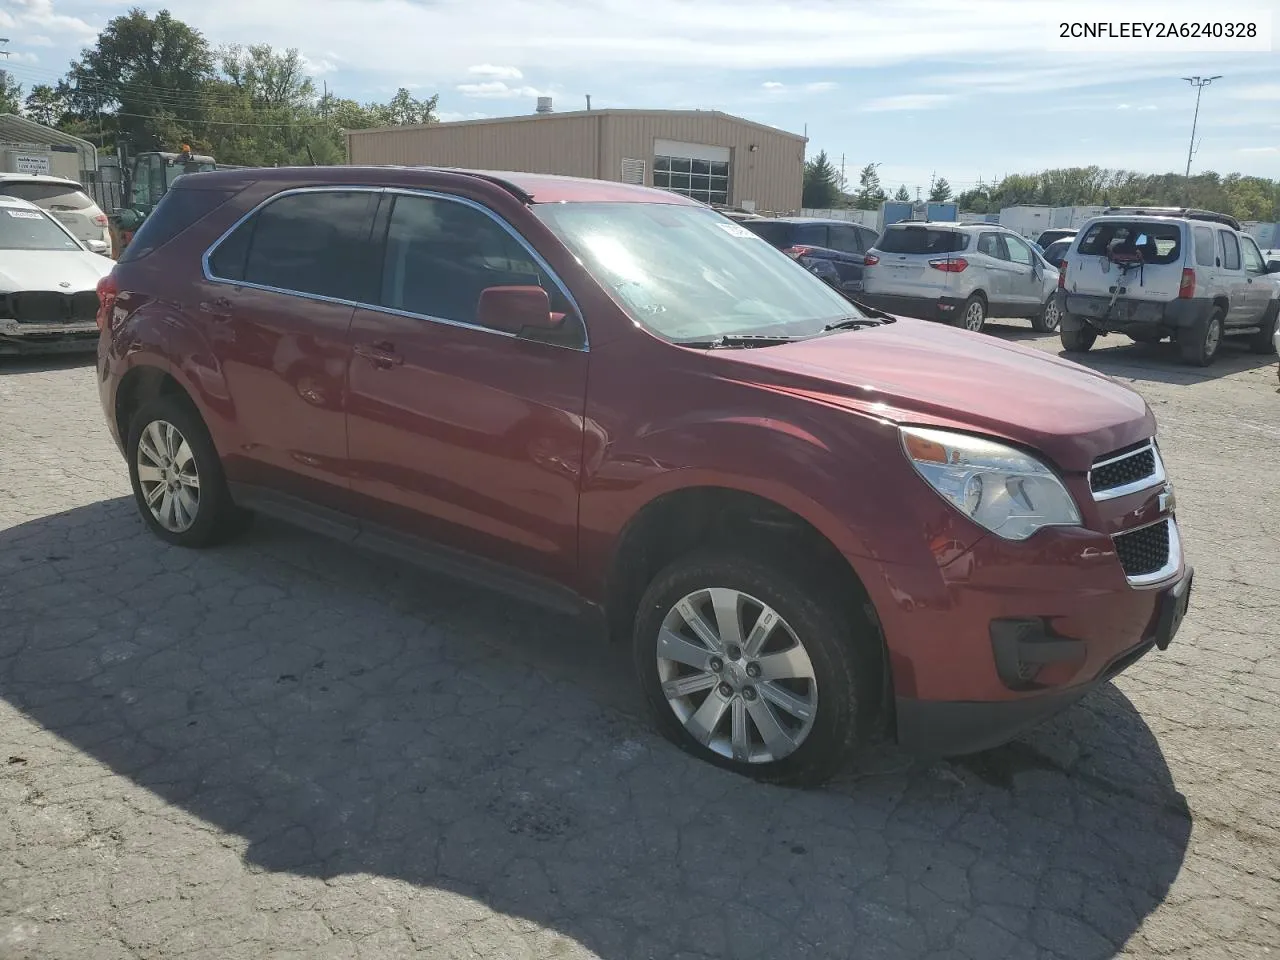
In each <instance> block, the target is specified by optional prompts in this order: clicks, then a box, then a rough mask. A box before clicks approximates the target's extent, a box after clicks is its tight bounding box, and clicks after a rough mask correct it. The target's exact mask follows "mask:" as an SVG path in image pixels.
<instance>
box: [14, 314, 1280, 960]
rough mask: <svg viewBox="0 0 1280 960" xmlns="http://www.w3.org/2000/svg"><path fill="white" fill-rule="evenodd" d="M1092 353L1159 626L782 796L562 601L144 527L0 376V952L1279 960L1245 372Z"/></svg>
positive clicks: (1262, 413) (287, 545)
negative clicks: (964, 731) (1191, 569)
mask: <svg viewBox="0 0 1280 960" xmlns="http://www.w3.org/2000/svg"><path fill="white" fill-rule="evenodd" d="M995 335H998V336H1004V337H1011V338H1017V339H1021V340H1026V341H1028V342H1030V343H1033V344H1035V345H1037V346H1039V347H1041V348H1043V349H1046V350H1055V349H1056V346H1057V344H1056V339H1052V338H1046V337H1040V336H1036V335H1033V334H1031V333H1030V331H1029V330H1028V329H1026V328H1025V327H1018V326H1016V325H1012V324H1010V325H1005V326H1003V327H999V328H996V334H995ZM1126 344H1127V342H1126ZM1089 362H1090V363H1091V364H1093V365H1094V366H1096V367H1098V368H1099V369H1102V370H1104V371H1105V372H1107V373H1109V374H1112V375H1114V376H1117V377H1119V378H1121V379H1124V380H1128V381H1132V382H1133V384H1134V385H1135V386H1136V387H1137V388H1138V389H1139V390H1140V391H1142V393H1143V394H1144V395H1145V396H1146V397H1147V399H1148V400H1149V402H1150V403H1151V404H1152V406H1153V408H1154V409H1155V411H1156V413H1157V415H1158V417H1159V418H1160V424H1161V436H1162V445H1163V448H1164V450H1165V453H1166V456H1167V460H1168V463H1169V467H1170V471H1171V473H1172V476H1173V479H1174V481H1175V483H1176V489H1177V493H1178V502H1179V509H1180V514H1181V518H1182V524H1183V529H1184V532H1185V535H1186V540H1187V549H1188V553H1189V556H1190V559H1191V561H1192V562H1193V563H1194V564H1195V565H1196V568H1197V579H1196V592H1195V595H1194V598H1193V604H1192V610H1191V613H1190V614H1189V616H1188V618H1187V620H1186V622H1185V624H1184V626H1183V629H1182V632H1181V633H1180V635H1179V636H1178V638H1177V640H1176V641H1175V643H1174V645H1173V646H1172V647H1171V648H1170V649H1169V650H1168V651H1167V652H1165V653H1163V654H1158V653H1157V654H1152V655H1151V656H1148V657H1147V658H1145V659H1144V660H1142V661H1140V662H1139V663H1138V664H1137V665H1136V666H1135V667H1133V668H1132V669H1131V670H1130V671H1129V672H1128V673H1126V674H1124V675H1122V676H1121V677H1119V678H1118V679H1117V680H1116V681H1115V682H1114V683H1113V684H1111V685H1109V686H1108V687H1106V688H1105V689H1103V690H1102V691H1100V692H1098V693H1097V694H1095V695H1093V696H1091V697H1089V698H1088V699H1086V700H1085V701H1084V702H1083V703H1081V704H1080V705H1079V706H1077V707H1076V708H1074V709H1072V710H1071V711H1070V712H1068V713H1067V714H1065V715H1063V716H1061V717H1059V718H1057V719H1055V720H1053V721H1051V722H1050V723H1048V724H1046V725H1045V726H1043V727H1041V728H1039V729H1037V730H1036V731H1034V732H1033V733H1031V734H1029V735H1028V736H1026V737H1025V738H1023V739H1022V740H1020V741H1018V742H1016V743H1014V744H1011V745H1009V746H1007V747H1003V748H1000V749H998V750H994V751H991V752H989V753H987V754H984V755H981V756H979V757H974V758H969V759H966V760H964V761H962V762H943V763H936V764H926V763H921V762H918V761H913V760H911V759H910V758H908V757H905V756H903V755H901V754H899V753H897V752H896V751H895V750H893V749H892V748H882V749H879V750H876V751H873V752H871V753H869V754H868V755H867V756H866V757H864V758H863V760H862V761H861V762H860V764H859V765H858V766H857V768H856V769H853V770H850V771H849V772H848V773H847V774H846V775H845V776H844V777H842V778H841V779H840V780H839V781H838V782H836V783H834V784H832V785H831V786H829V787H827V788H824V789H821V790H815V791H807V792H799V791H793V790H787V789H782V788H776V787H768V786H760V785H756V784H753V783H751V782H748V781H745V780H742V779H739V778H737V777H735V776H733V775H731V774H728V773H725V772H723V771H719V770H716V769H713V768H712V767H710V766H707V765H704V764H701V763H698V762H697V761H695V760H693V759H691V758H689V757H687V756H685V755H684V754H682V753H680V752H679V751H677V750H676V749H675V748H673V747H670V746H668V745H667V744H666V743H665V742H664V741H661V740H659V739H658V738H657V737H656V736H655V735H654V734H652V733H651V732H650V730H649V728H648V726H647V725H646V723H645V721H644V719H643V715H642V712H641V705H640V699H639V696H638V694H637V692H636V691H635V689H634V687H633V685H632V683H631V680H630V678H629V675H628V670H627V667H626V662H625V657H624V655H623V652H622V651H620V650H614V649H610V648H608V647H605V646H603V645H601V644H600V643H598V642H597V641H596V640H595V638H594V637H593V636H591V635H590V634H589V633H587V632H586V631H585V630H584V628H583V627H582V626H581V625H579V624H577V623H575V622H573V621H570V620H565V619H561V618H558V617H556V616H553V615H550V614H546V613H543V612H541V611H539V610H534V609H531V608H526V607H523V606H521V605H519V604H517V603H515V602H511V601H507V600H505V599H501V598H495V597H493V596H490V595H488V594H485V593H482V592H480V591H478V590H474V589H471V588H468V587H461V586H458V585H456V584H452V583H449V582H447V581H443V580H438V579H433V578H432V577H430V576H427V575H425V574H423V573H421V572H419V571H417V570H414V569H409V568H404V567H401V566H398V565H397V564H395V563H391V562H387V561H383V560H380V559H373V558H370V557H368V556H365V555H361V554H357V553H353V552H351V551H350V550H348V549H345V548H343V547H341V546H339V545H337V544H333V543H330V542H328V541H325V540H322V539H319V538H317V537H315V536H313V535H310V534H307V533H303V532H300V531H296V530H293V529H290V528H287V527H285V526H282V525H278V524H275V523H270V522H260V523H259V524H258V525H257V526H256V527H255V530H254V532H253V533H252V535H251V536H250V537H249V538H248V539H246V540H244V541H242V542H240V543H237V544H235V545H232V546H228V547H225V548H220V549H217V550H213V551H208V552H200V553H193V552H185V551H182V550H178V549H175V548H171V547H168V546H166V545H164V544H162V543H161V542H159V541H158V540H156V539H155V538H153V537H151V536H149V535H147V534H146V533H145V532H144V529H143V526H142V523H141V521H140V520H139V519H138V518H137V516H136V515H135V512H134V508H133V504H132V502H131V500H130V499H129V490H128V484H127V479H126V472H125V468H124V465H123V463H122V461H121V460H120V458H119V455H118V454H117V452H116V450H115V447H114V446H113V445H112V443H111V441H110V439H109V437H108V435H107V431H106V428H105V426H104V424H103V422H102V417H101V413H100V411H99V407H98V401H97V396H96V389H95V385H94V371H93V367H92V364H91V362H88V361H86V362H80V361H76V360H68V359H54V360H49V361H19V362H14V361H8V362H2V363H0V958H4V960H28V958H40V960H60V958H94V960H123V958H160V957H164V958H168V957H182V958H193V960H194V958H217V960H235V958H255V960H256V958H266V957H269V958H273V960H274V958H279V960H283V958H286V957H298V958H303V957H305V958H309V960H311V958H335V960H336V958H396V957H411V956H412V957H424V958H439V960H444V958H450V960H455V958H456V960H461V958H472V957H477V958H478V957H483V958H495V960H496V958H531V960H532V958H537V960H541V958H586V957H597V958H602V960H648V958H661V960H677V958H711V957H733V958H752V957H770V958H772V957H786V958H817V957H832V958H851V957H856V958H912V960H915V958H931V960H932V958H939V960H940V958H972V960H993V958H1037V960H1048V958H1061V960H1085V958H1095V957H1096V958H1104V957H1115V956H1121V957H1130V958H1169V960H1178V958H1185V960H1192V958H1194V960H1214V958H1258V957H1278V956H1280V749H1278V748H1280V626H1278V625H1277V624H1278V622H1280V619H1278V614H1280V489H1278V488H1277V480H1276V478H1277V476H1280V396H1278V395H1277V381H1276V361H1275V359H1274V358H1272V359H1271V360H1270V362H1269V364H1267V365H1263V364H1262V362H1261V361H1260V359H1259V358H1257V357H1253V356H1250V355H1248V354H1246V353H1243V352H1241V351H1238V350H1235V349H1231V350H1229V351H1228V352H1227V355H1226V356H1225V358H1224V359H1223V360H1222V361H1221V362H1220V363H1219V364H1218V365H1217V366H1215V367H1213V368H1211V369H1210V370H1208V371H1198V370H1194V371H1193V370H1188V369H1187V368H1185V367H1180V366H1179V365H1178V364H1177V362H1176V359H1175V358H1174V357H1173V351H1172V348H1170V347H1169V346H1167V345H1166V346H1164V347H1161V348H1153V347H1139V346H1136V345H1120V344H1115V345H1112V344H1109V343H1108V342H1107V341H1105V340H1104V341H1102V342H1101V343H1100V345H1099V348H1098V349H1097V350H1095V352H1094V353H1093V354H1091V355H1090V357H1089Z"/></svg>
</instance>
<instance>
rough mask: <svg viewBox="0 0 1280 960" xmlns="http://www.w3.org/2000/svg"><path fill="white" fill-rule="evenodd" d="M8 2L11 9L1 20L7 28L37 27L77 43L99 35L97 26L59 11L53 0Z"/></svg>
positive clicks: (11, 0) (1, 23)
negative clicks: (55, 8) (56, 9)
mask: <svg viewBox="0 0 1280 960" xmlns="http://www.w3.org/2000/svg"><path fill="white" fill-rule="evenodd" d="M6 2H7V5H8V7H9V11H8V13H7V14H6V15H5V16H4V18H3V20H0V26H3V27H4V28H5V29H8V30H13V29H18V30H20V29H24V28H25V29H32V28H37V29H40V30H42V31H47V32H49V33H53V34H62V35H64V36H65V37H67V39H69V40H70V41H72V42H73V43H76V44H80V43H84V42H87V41H89V40H92V39H94V38H96V37H97V36H98V28H97V27H93V26H90V25H89V24H88V23H86V22H85V21H84V20H82V19H80V18H79V17H70V16H66V15H65V14H61V13H57V12H56V11H55V10H54V9H53V0H6ZM120 12H121V13H123V12H124V11H123V10H121V11H120Z"/></svg>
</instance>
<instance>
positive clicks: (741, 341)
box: [676, 333, 807, 350]
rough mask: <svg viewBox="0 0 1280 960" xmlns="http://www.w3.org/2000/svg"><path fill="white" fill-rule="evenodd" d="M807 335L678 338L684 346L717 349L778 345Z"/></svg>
mask: <svg viewBox="0 0 1280 960" xmlns="http://www.w3.org/2000/svg"><path fill="white" fill-rule="evenodd" d="M805 339H807V338H806V337H787V336H782V335H776V336H770V335H768V334H753V333H726V334H723V335H722V336H719V337H716V338H715V339H714V340H678V341H676V342H677V343H679V344H680V346H682V347H693V348H695V349H700V350H715V349H717V348H719V347H776V346H778V345H779V344H783V343H794V342H795V341H797V340H805Z"/></svg>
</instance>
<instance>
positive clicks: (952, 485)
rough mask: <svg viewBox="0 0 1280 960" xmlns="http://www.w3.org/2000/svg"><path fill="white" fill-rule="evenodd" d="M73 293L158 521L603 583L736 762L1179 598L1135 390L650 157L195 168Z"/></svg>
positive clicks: (1009, 669) (1152, 618)
mask: <svg viewBox="0 0 1280 960" xmlns="http://www.w3.org/2000/svg"><path fill="white" fill-rule="evenodd" d="M99 296H100V300H101V310H100V313H99V318H98V319H99V324H100V326H101V328H102V335H101V340H100V345H99V353H98V362H99V368H98V372H99V375H100V377H99V382H100V385H101V395H102V405H103V409H104V412H105V414H106V419H107V423H108V425H109V427H110V429H111V432H112V434H113V435H114V437H115V439H116V441H117V443H118V444H119V446H120V448H121V450H122V452H123V454H124V457H125V460H126V462H127V464H128V468H129V476H130V479H131V481H132V484H133V492H134V496H135V498H136V500H137V505H138V509H139V512H140V513H141V515H142V518H143V520H144V521H145V523H146V524H147V526H149V527H150V528H151V530H152V531H153V532H154V533H155V534H156V535H157V536H159V537H161V538H162V539H164V540H166V541H168V542H170V543H173V544H178V545H181V546H188V547H202V546H207V545H210V544H214V543H217V542H219V541H223V540H225V539H226V538H228V537H230V536H233V535H235V534H238V533H240V532H241V531H242V530H244V528H245V526H246V520H247V519H248V517H250V516H251V515H252V514H254V513H263V514H269V515H275V516H278V517H281V518H285V519H287V520H289V521H292V522H295V523H298V524H302V525H304V526H307V527H310V528H312V529H314V530H316V531H319V532H322V533H325V534H329V535H331V536H334V537H338V538H340V539H344V540H347V541H350V542H352V543H354V544H356V545H357V546H363V547H365V548H367V549H370V550H374V551H380V552H384V553H390V554H393V555H395V556H398V557H403V558H406V559H412V560H414V561H417V562H420V563H422V564H424V565H426V566H428V567H429V568H433V569H435V570H437V571H439V572H442V573H447V574H450V575H455V576H463V577H469V578H472V579H475V580H479V581H481V582H483V583H485V584H488V585H490V586H492V587H495V588H498V589H500V590H505V591H508V592H510V593H512V594H516V595H518V596H521V597H524V598H526V599H531V600H536V601H541V602H545V603H547V604H550V605H552V606H555V607H558V608H560V609H567V610H573V611H580V612H584V613H589V614H595V615H598V616H599V617H600V618H601V619H600V623H601V626H602V627H607V632H608V633H609V634H610V635H611V636H614V637H620V638H625V639H626V641H627V642H629V643H630V645H631V647H632V650H633V651H634V658H633V659H634V666H635V671H636V675H637V677H638V679H639V682H640V683H641V684H642V686H643V689H644V692H645V694H646V696H647V699H648V702H649V704H650V705H651V707H652V710H653V715H654V718H655V720H656V723H657V725H658V727H659V728H660V729H661V730H662V732H663V733H664V734H665V735H666V736H668V737H669V738H671V739H672V740H673V741H675V743H677V744H678V745H680V746H681V747H683V748H685V749H686V750H688V751H690V752H692V753H694V754H696V755H697V756H699V757H703V758H705V759H707V760H709V761H712V762H713V763H717V764H720V765H722V766H725V767H728V768H730V769H732V770H736V771H739V772H741V773H744V774H748V775H751V776H755V777H758V778H761V779H766V780H772V781H776V782H785V783H798V784H804V783H815V782H818V781H821V780H822V779H824V778H825V777H828V776H829V775H831V774H832V773H833V772H834V771H835V770H836V769H837V768H838V767H839V766H840V765H841V764H842V763H844V762H845V761H846V760H847V758H849V757H850V755H851V754H852V753H853V752H854V750H855V749H856V747H857V746H858V745H859V744H861V743H863V742H866V741H868V740H872V739H879V738H884V737H888V738H892V739H896V740H897V741H898V742H899V743H901V744H902V745H903V746H904V747H906V748H908V749H911V750H916V751H923V752H926V753H929V754H933V755H941V756H946V755H954V754H963V753H969V752H974V751H978V750H983V749H987V748H989V747H992V746H995V745H997V744H1000V743H1002V742H1004V741H1007V740H1009V739H1010V738H1012V737H1014V736H1016V735H1017V734H1018V733H1019V732H1020V731H1022V730H1024V729H1026V728H1027V727H1029V726H1031V725H1033V724H1035V723H1036V722H1038V721H1040V720H1042V719H1044V718H1045V717H1047V716H1049V715H1051V714H1053V713H1055V712H1057V711H1059V710H1061V709H1062V708H1064V707H1066V706H1067V705H1069V704H1071V703H1072V702H1073V701H1075V700H1076V699H1078V698H1079V697H1081V696H1083V695H1084V694H1086V693H1087V692H1089V691H1090V690H1091V689H1093V688H1095V687H1097V686H1098V685H1100V684H1102V683H1104V682H1106V681H1107V680H1108V679H1109V678H1111V677H1112V676H1114V675H1115V674H1116V673H1118V672H1119V671H1121V670H1123V669H1124V668H1126V667H1127V666H1129V665H1130V664H1132V663H1134V662H1135V661H1136V660H1138V658H1140V657H1141V656H1142V655H1143V654H1145V653H1146V652H1148V651H1149V650H1150V649H1151V648H1152V647H1158V648H1160V649H1163V648H1164V647H1166V646H1167V645H1168V643H1169V641H1170V640H1171V639H1172V637H1173V635H1174V633H1175V632H1176V630H1177V628H1178V626H1179V624H1180V622H1181V620H1182V617H1183V615H1184V613H1185V611H1186V608H1187V602H1188V598H1189V595H1190V585H1191V578H1192V573H1191V570H1190V568H1188V567H1187V566H1186V565H1184V563H1183V554H1182V547H1181V543H1180V539H1179V535H1178V525H1177V523H1176V521H1175V520H1174V513H1173V506H1174V505H1173V492H1172V489H1171V487H1170V485H1169V482H1168V480H1167V479H1166V476H1165V468H1164V464H1163V462H1162V460H1161V455H1160V450H1159V447H1158V446H1157V443H1156V439H1155V432H1156V424H1155V419H1154V417H1153V416H1152V414H1151V411H1150V409H1148V407H1147V405H1146V404H1145V403H1144V402H1143V400H1142V398H1141V397H1139V396H1138V395H1137V394H1136V393H1134V392H1133V391H1131V390H1129V389H1127V388H1126V387H1124V386H1121V385H1119V384H1117V383H1115V382H1114V381H1112V380H1110V379H1108V378H1107V377H1104V376H1100V375H1098V374H1096V373H1093V372H1091V371H1090V370H1087V369H1085V368H1082V367H1080V366H1077V365H1075V364H1072V363H1069V362H1066V361H1064V360H1061V359H1058V358H1056V357H1053V356H1049V355H1046V354H1044V353H1040V352H1038V351H1035V350H1032V349H1028V348H1023V347H1019V346H1016V345H1014V344H1010V343H1003V342H1000V341H998V340H994V339H992V338H989V337H985V336H981V335H976V334H971V333H968V332H966V331H963V330H956V329H950V328H946V327H939V326H937V325H935V324H929V323H925V322H922V321H915V320H911V319H906V318H897V317H893V316H890V315H888V314H883V313H878V312H875V311H872V310H870V309H869V308H864V307H860V306H858V305H857V304H856V303H853V302H851V301H850V300H849V299H846V298H845V296H843V295H841V294H840V293H838V292H836V291H835V290H833V289H832V288H831V287H829V286H828V285H827V284H825V283H823V282H822V281H821V280H820V279H818V278H817V277H815V276H813V275H812V274H811V273H809V272H808V271H807V270H805V269H804V268H803V267H802V266H800V265H798V264H797V263H795V262H794V261H793V260H791V259H790V258H789V257H787V256H786V255H785V254H783V253H780V252H779V251H777V250H775V249H774V248H773V247H771V246H770V245H769V244H768V243H766V242H765V241H764V240H761V239H760V238H759V237H757V236H755V234H753V233H751V232H750V231H749V230H746V229H745V228H743V227H741V226H739V225H738V224H736V223H734V222H732V221H731V220H729V219H727V218H725V217H723V216H721V215H720V214H718V213H716V212H715V211H713V210H711V209H708V208H707V207H705V206H703V205H701V204H699V203H696V202H694V201H692V200H687V199H685V198H683V197H679V196H676V195H674V194H671V193H667V192H663V191H657V190H651V189H646V188H643V187H636V186H627V185H622V184H616V183H603V182H598V181H588V180H575V179H568V178H560V177H551V176H537V175H530V174H520V173H486V172H464V171H457V170H430V169H410V168H360V167H338V168H331V169H326V168H304V169H266V170H236V171H225V172H218V173H202V174H195V175H192V176H189V177H184V178H182V179H181V180H180V181H179V182H178V183H176V184H175V186H174V188H173V189H172V190H171V191H170V192H169V194H168V195H167V196H166V197H165V198H164V200H163V201H162V202H161V203H160V205H159V206H158V207H157V208H156V210H155V212H154V213H153V214H152V215H151V217H150V218H149V219H148V220H147V221H146V222H145V223H144V224H143V226H142V228H141V230H139V231H138V233H137V235H136V236H135V238H134V239H133V242H132V244H131V245H130V246H129V248H128V249H127V251H126V252H125V254H124V255H123V256H122V257H121V259H120V262H119V264H118V265H117V266H116V268H115V270H114V272H113V273H112V275H111V276H109V277H108V278H106V279H105V280H104V281H103V283H102V285H101V287H100V289H99ZM601 632H602V633H604V632H605V631H604V630H601Z"/></svg>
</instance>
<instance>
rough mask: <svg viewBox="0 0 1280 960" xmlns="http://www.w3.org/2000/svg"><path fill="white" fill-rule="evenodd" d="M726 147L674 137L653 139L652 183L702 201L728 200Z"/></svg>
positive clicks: (729, 155)
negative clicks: (671, 138)
mask: <svg viewBox="0 0 1280 960" xmlns="http://www.w3.org/2000/svg"><path fill="white" fill-rule="evenodd" d="M731 158H732V152H731V151H730V150H729V148H728V147H713V146H710V145H708V144H703V143H680V142H679V141H676V140H655V141H654V142H653V185H654V186H655V187H659V188H661V189H663V190H670V191H672V192H673V193H681V194H684V195H685V196H686V197H692V198H693V199H694V200H701V201H702V202H703V203H720V204H726V205H727V204H728V203H729V169H730V163H731Z"/></svg>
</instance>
